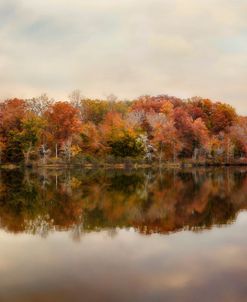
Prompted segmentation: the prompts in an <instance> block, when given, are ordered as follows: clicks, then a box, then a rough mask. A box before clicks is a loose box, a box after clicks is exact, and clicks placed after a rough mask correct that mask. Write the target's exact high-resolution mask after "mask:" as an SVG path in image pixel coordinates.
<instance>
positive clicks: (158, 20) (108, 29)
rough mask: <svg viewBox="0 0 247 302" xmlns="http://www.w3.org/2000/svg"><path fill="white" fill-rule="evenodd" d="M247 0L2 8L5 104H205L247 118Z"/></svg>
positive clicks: (5, 2)
mask: <svg viewBox="0 0 247 302" xmlns="http://www.w3.org/2000/svg"><path fill="white" fill-rule="evenodd" d="M246 12H247V1H246V0H70V1H68V0H1V1H0V98H1V99H4V98H9V97H21V98H29V97H33V96H38V95H40V94H41V93H45V92H46V93H48V95H50V96H51V97H54V98H55V99H61V100H66V98H67V97H68V95H69V93H70V92H71V91H72V90H74V89H80V90H81V92H82V94H83V95H84V96H86V97H106V96H107V95H109V94H115V95H116V96H118V97H119V99H128V98H135V97H137V96H140V95H144V94H151V95H157V94H169V95H175V96H178V97H181V98H187V97H192V96H202V97H208V98H211V99H213V100H215V101H224V102H227V103H230V104H231V105H233V106H234V107H235V108H236V109H237V111H238V112H239V113H240V114H247V85H246V79H247V18H246Z"/></svg>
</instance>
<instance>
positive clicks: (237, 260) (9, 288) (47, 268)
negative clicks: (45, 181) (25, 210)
mask: <svg viewBox="0 0 247 302" xmlns="http://www.w3.org/2000/svg"><path fill="white" fill-rule="evenodd" d="M246 227H247V215H246V213H241V214H240V215H239V216H238V219H237V221H236V223H235V224H234V225H231V226H227V227H224V228H214V229H212V230H210V231H205V232H202V233H193V232H189V231H183V232H179V233H176V234H172V235H169V236H165V235H160V234H153V235H150V236H145V235H142V234H139V233H138V232H135V231H134V230H133V229H129V230H126V229H122V230H121V229H118V230H116V232H115V233H114V236H112V235H111V234H109V232H108V231H100V232H92V233H86V234H84V235H83V236H82V238H81V240H80V241H79V242H75V241H72V240H71V239H70V234H69V233H67V232H54V233H53V234H51V235H49V236H48V237H47V238H46V239H44V238H41V237H39V236H32V235H23V234H22V235H13V234H11V235H10V234H6V233H5V232H3V231H1V233H0V240H1V249H0V259H1V264H0V277H1V286H0V288H1V296H0V298H1V301H34V300H36V301H181V300H183V301H198V300H200V301H245V297H246V293H247V289H246V282H245V281H246V276H247V263H246V252H247V244H246V236H245V233H246V232H245V230H246Z"/></svg>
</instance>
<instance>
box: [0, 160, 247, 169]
mask: <svg viewBox="0 0 247 302" xmlns="http://www.w3.org/2000/svg"><path fill="white" fill-rule="evenodd" d="M202 167H204V168H207V167H208V168H210V167H247V162H231V163H218V162H178V163H163V164H161V165H159V164H158V163H152V164H149V163H143V164H142V163H141V164H140V163H124V162H123V163H114V164H109V163H105V164H90V163H87V164H75V163H54V164H38V163H31V164H30V165H16V164H12V163H6V164H2V165H0V169H6V170H14V169H20V168H27V169H32V168H48V169H71V168H72V169H74V168H82V169H105V170H108V169H109V170H110V169H116V170H125V169H160V168H164V169H183V168H202Z"/></svg>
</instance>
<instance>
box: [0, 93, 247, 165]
mask: <svg viewBox="0 0 247 302" xmlns="http://www.w3.org/2000/svg"><path fill="white" fill-rule="evenodd" d="M0 156H1V164H2V165H3V164H9V163H11V164H15V165H26V166H32V165H49V164H53V165H54V164H57V165H59V164H71V165H73V164H74V165H85V164H95V165H101V164H105V163H108V164H113V163H121V162H122V163H133V162H136V163H142V164H153V165H154V164H157V165H164V164H166V163H171V164H175V163H184V162H190V163H203V164H231V163H240V164H246V163H247V159H246V158H247V117H245V116H240V115H238V114H237V113H236V111H235V109H234V108H233V107H231V106H230V105H228V104H226V103H223V102H214V101H212V100H210V99H206V98H202V97H192V98H189V99H185V100H182V99H180V98H177V97H171V96H168V95H159V96H147V95H146V96H141V97H139V98H137V99H135V100H118V99H117V98H116V97H115V96H114V95H110V96H108V97H107V98H106V99H104V100H103V99H89V98H85V97H82V96H81V93H80V91H78V90H75V91H73V92H72V93H71V94H70V96H69V100H68V101H55V100H53V99H51V98H49V97H48V96H47V95H46V94H42V95H41V96H39V97H36V98H32V99H25V100H24V99H20V98H13V99H8V100H5V101H3V102H1V103H0Z"/></svg>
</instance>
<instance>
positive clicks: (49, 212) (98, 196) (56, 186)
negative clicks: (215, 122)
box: [0, 168, 247, 240]
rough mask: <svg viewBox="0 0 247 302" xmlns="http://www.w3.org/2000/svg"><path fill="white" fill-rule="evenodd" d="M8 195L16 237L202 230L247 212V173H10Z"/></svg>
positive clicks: (0, 216) (1, 219)
mask: <svg viewBox="0 0 247 302" xmlns="http://www.w3.org/2000/svg"><path fill="white" fill-rule="evenodd" d="M0 193H1V197H0V223H1V228H2V229H4V230H6V231H9V232H14V233H18V232H27V233H31V234H39V235H40V236H43V237H46V236H47V235H48V234H49V233H50V232H53V231H54V230H58V231H59V230H66V231H67V230H69V231H70V233H71V237H72V238H73V239H74V240H80V237H81V236H82V234H83V233H85V232H89V231H92V230H94V231H99V230H102V229H106V230H108V233H109V234H111V236H113V235H114V234H115V233H116V228H130V227H133V228H135V229H136V230H137V231H139V232H141V233H143V234H151V233H164V234H166V233H170V232H176V231H178V230H181V229H189V230H194V231H199V230H203V229H209V228H211V227H212V226H214V225H222V224H228V223H231V222H232V221H234V220H235V219H236V216H237V214H238V212H239V211H240V210H242V209H246V208H247V198H246V196H247V170H246V169H244V168H243V169H232V168H229V169H221V168H220V169H208V170H207V169H196V170H187V171H186V170H185V171H184V170H169V171H159V172H158V173H156V172H155V171H151V170H148V171H146V170H138V171H135V172H128V171H106V170H100V171H93V170H92V171H90V170H88V171H83V172H82V171H79V170H78V171H77V170H71V171H70V170H50V171H49V170H44V169H43V170H41V171H33V170H26V171H22V170H15V171H2V172H1V185H0Z"/></svg>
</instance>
